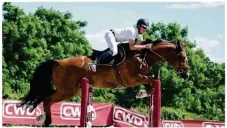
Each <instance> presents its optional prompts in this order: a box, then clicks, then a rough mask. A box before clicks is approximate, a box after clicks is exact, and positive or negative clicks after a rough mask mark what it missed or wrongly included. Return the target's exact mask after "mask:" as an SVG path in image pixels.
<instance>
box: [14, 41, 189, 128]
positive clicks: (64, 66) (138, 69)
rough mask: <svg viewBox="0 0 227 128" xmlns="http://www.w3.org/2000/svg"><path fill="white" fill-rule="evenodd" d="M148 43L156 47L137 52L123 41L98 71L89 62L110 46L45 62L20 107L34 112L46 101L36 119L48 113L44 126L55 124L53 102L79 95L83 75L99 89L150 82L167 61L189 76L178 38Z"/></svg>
mask: <svg viewBox="0 0 227 128" xmlns="http://www.w3.org/2000/svg"><path fill="white" fill-rule="evenodd" d="M146 43H153V47H152V48H151V49H150V50H148V49H147V50H141V51H138V52H136V51H132V50H130V48H129V45H128V44H120V45H119V46H118V47H119V51H122V52H119V53H121V54H119V56H118V57H117V58H116V57H115V58H113V59H112V60H111V61H108V62H107V61H105V62H101V63H100V64H99V65H98V66H97V71H96V72H92V71H91V70H90V69H89V62H91V61H92V60H94V59H95V57H96V56H97V55H100V54H101V53H102V52H104V51H106V50H108V49H106V50H104V51H96V50H93V55H92V56H73V57H69V58H64V59H56V60H47V61H45V62H42V63H41V64H40V65H39V66H38V67H37V68H36V69H35V72H34V73H33V74H32V78H31V80H30V90H29V92H28V93H27V95H25V96H24V97H23V98H22V100H21V102H20V104H19V105H18V107H21V106H24V105H25V106H26V107H29V108H30V111H33V110H34V109H35V108H36V107H37V106H38V105H39V104H40V103H41V102H43V108H44V114H42V115H40V116H38V117H37V119H38V120H40V119H42V118H43V116H46V118H45V121H44V124H43V125H44V126H45V127H48V126H49V125H50V124H51V123H52V119H51V105H52V104H54V103H57V102H60V101H63V100H67V99H69V98H72V97H74V96H76V95H77V94H78V92H79V90H80V81H81V79H82V78H83V77H86V78H87V79H88V80H89V84H90V85H92V86H93V87H96V88H127V87H134V86H139V85H142V84H143V85H144V84H145V85H147V84H151V82H152V80H153V77H151V76H149V75H148V70H149V69H150V68H151V66H152V65H153V64H155V63H159V62H165V61H167V62H168V63H169V64H171V65H172V66H173V67H174V68H175V69H176V70H177V72H178V74H179V75H180V76H181V77H182V78H187V77H188V76H189V69H190V67H189V65H188V60H187V55H186V52H185V51H184V49H183V48H184V46H183V45H182V43H180V41H179V40H173V41H167V40H156V41H151V40H146V41H144V44H146ZM119 58H121V59H120V60H119ZM113 61H114V62H113ZM53 86H54V87H55V89H54V88H53Z"/></svg>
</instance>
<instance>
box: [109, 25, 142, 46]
mask: <svg viewBox="0 0 227 128" xmlns="http://www.w3.org/2000/svg"><path fill="white" fill-rule="evenodd" d="M112 30H113V31H114V35H115V38H116V40H117V42H121V43H128V41H129V40H135V39H137V40H139V41H143V36H142V35H141V34H138V29H137V28H136V27H130V28H124V29H112Z"/></svg>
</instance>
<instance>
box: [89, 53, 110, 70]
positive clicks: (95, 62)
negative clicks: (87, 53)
mask: <svg viewBox="0 0 227 128" xmlns="http://www.w3.org/2000/svg"><path fill="white" fill-rule="evenodd" d="M109 57H112V52H111V51H106V52H104V53H103V54H102V55H101V56H100V57H99V58H98V59H97V60H94V61H93V62H91V63H89V65H90V69H91V70H92V71H93V72H96V66H97V64H99V63H100V61H102V60H105V59H107V58H109Z"/></svg>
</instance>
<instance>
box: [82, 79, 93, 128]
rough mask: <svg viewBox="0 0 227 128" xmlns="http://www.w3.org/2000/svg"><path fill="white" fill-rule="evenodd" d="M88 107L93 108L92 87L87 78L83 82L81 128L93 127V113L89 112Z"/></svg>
mask: <svg viewBox="0 0 227 128" xmlns="http://www.w3.org/2000/svg"><path fill="white" fill-rule="evenodd" d="M88 106H92V87H90V85H89V80H88V79H87V78H85V77H84V78H82V81H81V114H80V127H91V126H92V112H88Z"/></svg>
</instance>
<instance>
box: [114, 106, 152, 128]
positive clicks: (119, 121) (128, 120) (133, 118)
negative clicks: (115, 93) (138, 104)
mask: <svg viewBox="0 0 227 128" xmlns="http://www.w3.org/2000/svg"><path fill="white" fill-rule="evenodd" d="M113 123H114V126H116V127H147V126H148V122H147V117H146V116H144V115H141V114H138V113H135V112H133V111H130V110H127V109H125V108H122V107H119V106H114V110H113Z"/></svg>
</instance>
